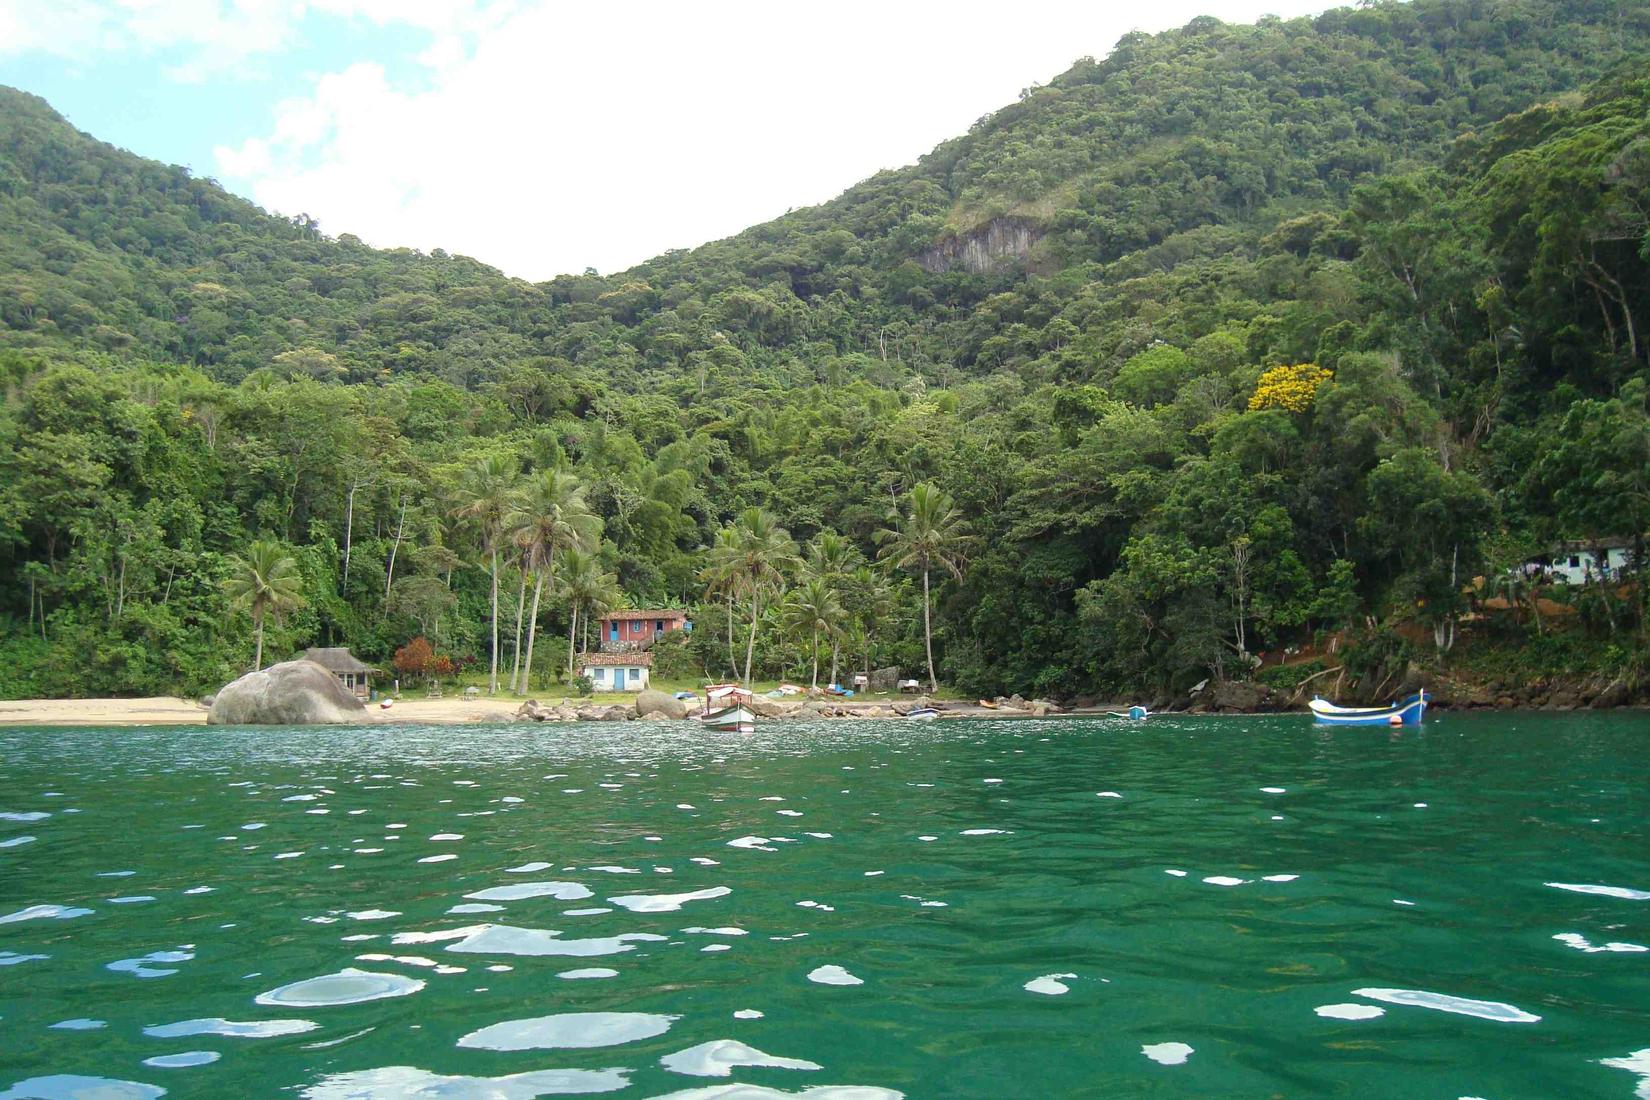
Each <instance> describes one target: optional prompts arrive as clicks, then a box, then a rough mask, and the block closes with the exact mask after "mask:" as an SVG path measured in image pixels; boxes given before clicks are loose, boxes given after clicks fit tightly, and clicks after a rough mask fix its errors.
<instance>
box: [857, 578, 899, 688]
mask: <svg viewBox="0 0 1650 1100" xmlns="http://www.w3.org/2000/svg"><path fill="white" fill-rule="evenodd" d="M847 592H848V605H849V608H850V610H851V611H852V612H853V616H854V622H855V626H856V627H857V630H856V634H857V635H858V638H859V641H860V642H861V644H862V645H863V646H864V647H865V650H864V657H865V676H866V678H867V679H869V678H870V675H871V662H872V657H873V652H872V651H873V650H875V648H876V638H877V633H878V631H877V628H878V627H880V626H882V625H883V624H885V623H887V622H888V620H889V619H890V618H892V617H893V614H894V610H895V608H894V586H893V585H891V584H889V583H888V578H887V576H885V575H884V574H883V572H882V571H881V570H880V569H872V568H871V567H870V566H868V565H862V566H860V567H859V568H858V569H855V570H854V571H853V573H852V574H850V575H849V577H848V585H847Z"/></svg>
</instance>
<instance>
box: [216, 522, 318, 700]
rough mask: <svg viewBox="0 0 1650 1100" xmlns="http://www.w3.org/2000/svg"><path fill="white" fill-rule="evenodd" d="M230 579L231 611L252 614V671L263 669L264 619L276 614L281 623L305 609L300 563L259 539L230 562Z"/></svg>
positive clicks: (226, 587) (274, 544)
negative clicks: (284, 616)
mask: <svg viewBox="0 0 1650 1100" xmlns="http://www.w3.org/2000/svg"><path fill="white" fill-rule="evenodd" d="M229 569H230V573H229V577H228V578H227V579H226V580H225V581H224V582H223V588H224V594H225V595H226V596H228V597H229V607H230V610H232V611H240V610H242V609H243V608H244V609H246V610H249V611H251V612H252V633H253V637H255V638H256V639H257V642H256V647H255V649H254V652H253V655H252V667H253V669H255V670H256V669H260V668H262V667H264V616H265V615H266V614H269V613H273V614H274V616H275V621H276V622H279V621H280V619H281V615H282V614H284V613H285V612H288V611H292V610H295V609H296V608H300V607H303V606H304V596H303V591H304V579H303V577H301V576H299V574H298V563H297V562H296V561H295V560H294V559H293V558H292V557H291V556H290V555H289V554H287V552H286V549H285V548H284V547H283V546H281V544H280V543H278V542H265V541H263V540H259V541H257V542H254V543H253V544H252V545H251V546H248V547H247V548H246V555H245V556H244V557H242V556H234V557H231V558H230V559H229Z"/></svg>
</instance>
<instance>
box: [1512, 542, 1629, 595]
mask: <svg viewBox="0 0 1650 1100" xmlns="http://www.w3.org/2000/svg"><path fill="white" fill-rule="evenodd" d="M1632 556H1633V540H1632V539H1625V538H1607V539H1572V540H1570V541H1568V542H1561V543H1558V544H1557V545H1555V546H1554V547H1553V549H1552V553H1551V554H1549V555H1547V556H1546V557H1542V558H1531V559H1530V560H1529V561H1527V562H1525V563H1524V572H1525V573H1526V574H1529V575H1531V576H1539V577H1543V578H1544V579H1546V580H1548V581H1551V582H1552V583H1554V584H1590V583H1592V582H1594V581H1601V580H1604V581H1609V580H1617V579H1619V578H1620V577H1621V576H1622V574H1624V573H1628V572H1631V571H1632V567H1633V561H1632Z"/></svg>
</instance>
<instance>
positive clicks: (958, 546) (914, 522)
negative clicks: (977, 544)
mask: <svg viewBox="0 0 1650 1100" xmlns="http://www.w3.org/2000/svg"><path fill="white" fill-rule="evenodd" d="M877 541H878V542H880V543H882V544H883V545H882V552H881V555H880V556H881V557H883V558H885V559H887V560H888V561H890V562H892V563H893V565H894V567H895V568H896V569H910V570H912V571H914V572H920V573H921V574H922V641H923V647H924V649H925V650H926V652H927V655H928V689H929V690H930V691H938V690H939V689H940V682H939V678H938V677H937V676H936V675H935V673H934V626H933V619H932V612H931V604H932V598H931V595H930V592H929V574H930V573H931V572H932V571H933V570H934V569H936V568H938V569H943V570H944V571H945V572H947V573H950V574H951V575H952V576H953V577H955V578H956V579H958V580H962V575H963V565H964V563H965V562H966V560H967V559H966V557H965V555H966V552H967V546H968V541H969V539H968V532H967V525H966V523H965V522H964V520H963V517H962V513H961V512H959V511H957V506H956V502H955V501H953V500H952V499H951V498H950V497H949V496H947V495H946V494H945V493H944V492H943V491H942V490H940V489H939V488H937V487H935V486H933V485H928V484H923V485H918V486H917V487H916V488H914V489H912V490H911V502H910V506H909V507H908V508H907V509H906V510H905V511H904V512H903V513H900V514H898V515H897V516H895V517H894V526H893V527H890V528H885V529H883V530H881V531H879V532H877Z"/></svg>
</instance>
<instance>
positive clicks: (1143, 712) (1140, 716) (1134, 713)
mask: <svg viewBox="0 0 1650 1100" xmlns="http://www.w3.org/2000/svg"><path fill="white" fill-rule="evenodd" d="M1106 713H1107V714H1109V715H1110V716H1111V717H1113V718H1132V719H1133V720H1134V721H1136V722H1144V721H1145V720H1146V719H1148V718H1150V717H1151V714H1152V712H1151V711H1149V710H1147V709H1146V708H1145V707H1143V706H1141V705H1140V704H1139V703H1136V704H1135V705H1134V706H1132V707H1130V708H1129V709H1128V712H1127V713H1125V712H1123V711H1120V710H1108V711H1107V712H1106Z"/></svg>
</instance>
